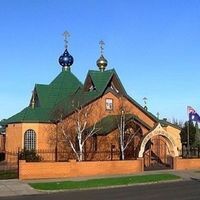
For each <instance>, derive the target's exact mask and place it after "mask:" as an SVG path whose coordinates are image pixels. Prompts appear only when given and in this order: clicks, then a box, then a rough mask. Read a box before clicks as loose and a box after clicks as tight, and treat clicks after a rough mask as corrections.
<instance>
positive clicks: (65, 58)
mask: <svg viewBox="0 0 200 200" xmlns="http://www.w3.org/2000/svg"><path fill="white" fill-rule="evenodd" d="M73 62H74V58H73V57H72V56H71V55H70V54H69V52H68V51H67V49H65V51H64V53H63V54H62V55H61V56H60V57H59V63H60V65H61V66H62V67H63V69H64V70H70V66H71V65H72V64H73Z"/></svg>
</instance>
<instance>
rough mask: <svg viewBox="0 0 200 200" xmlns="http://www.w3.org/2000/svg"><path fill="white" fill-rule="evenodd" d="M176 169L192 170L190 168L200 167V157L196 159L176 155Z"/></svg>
mask: <svg viewBox="0 0 200 200" xmlns="http://www.w3.org/2000/svg"><path fill="white" fill-rule="evenodd" d="M174 169H175V170H190V169H200V158H199V159H198V158H196V159H183V158H179V157H176V158H175V159H174Z"/></svg>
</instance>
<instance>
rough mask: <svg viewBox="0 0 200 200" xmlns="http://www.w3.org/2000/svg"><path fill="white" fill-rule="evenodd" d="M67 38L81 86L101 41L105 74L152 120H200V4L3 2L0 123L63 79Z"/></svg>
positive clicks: (166, 0) (167, 0) (157, 0)
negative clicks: (192, 113) (112, 73)
mask: <svg viewBox="0 0 200 200" xmlns="http://www.w3.org/2000/svg"><path fill="white" fill-rule="evenodd" d="M66 30H67V31H68V32H69V33H70V38H69V39H68V40H69V47H68V50H69V52H70V54H71V55H72V56H73V57H74V64H73V65H72V68H71V71H72V72H73V74H75V75H76V76H77V77H78V78H79V79H80V80H81V81H82V82H84V79H85V77H86V75H87V72H88V70H89V69H93V70H96V69H97V66H96V60H97V59H98V58H99V56H100V49H99V41H100V40H103V41H104V42H105V49H104V56H105V58H106V59H107V60H108V66H107V69H112V68H115V70H116V71H117V74H118V76H119V77H120V80H121V82H122V84H123V85H124V87H125V89H126V91H127V93H128V94H129V95H130V96H131V97H132V98H133V99H135V100H136V101H137V102H138V103H140V104H141V105H142V106H144V102H143V98H144V97H146V98H147V99H148V100H147V107H148V110H149V111H150V112H151V113H153V114H154V115H156V113H157V112H159V113H160V118H164V117H165V118H168V119H169V120H172V119H177V120H179V121H185V120H187V119H188V117H187V106H192V107H193V108H194V109H196V111H197V112H199V113H200V93H199V85H200V0H191V1H188V0H162V1H161V0H123V1H116V0H84V1H83V0H29V1H27V0H17V1H16V0H0V69H1V70H0V81H1V84H0V91H1V92H0V119H5V118H8V117H10V116H12V115H14V114H16V113H17V112H19V111H21V110H22V109H23V108H24V107H26V106H27V105H28V104H29V101H30V98H31V94H32V90H33V89H34V85H35V84H36V83H41V84H49V83H50V82H51V81H52V80H53V79H54V78H55V77H56V76H57V75H58V74H59V73H60V72H61V66H60V65H59V63H58V58H59V56H60V55H61V54H62V53H63V51H64V41H63V40H64V39H63V36H62V33H63V32H64V31H66Z"/></svg>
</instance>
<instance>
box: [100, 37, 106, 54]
mask: <svg viewBox="0 0 200 200" xmlns="http://www.w3.org/2000/svg"><path fill="white" fill-rule="evenodd" d="M99 44H100V49H101V50H100V52H101V55H103V50H104V45H105V43H104V41H103V40H101V41H100V42H99Z"/></svg>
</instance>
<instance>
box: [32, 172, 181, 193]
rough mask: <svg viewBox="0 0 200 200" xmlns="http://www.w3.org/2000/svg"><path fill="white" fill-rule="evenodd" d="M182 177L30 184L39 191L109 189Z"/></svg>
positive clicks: (125, 178)
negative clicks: (109, 187)
mask: <svg viewBox="0 0 200 200" xmlns="http://www.w3.org/2000/svg"><path fill="white" fill-rule="evenodd" d="M176 179H180V177H178V176H175V175H173V174H150V175H140V176H128V177H118V178H102V179H91V180H84V181H62V182H45V183H30V186H31V187H33V188H35V189H38V190H63V189H83V188H95V187H107V186H117V185H129V184H136V183H149V182H160V181H168V180H176Z"/></svg>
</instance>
